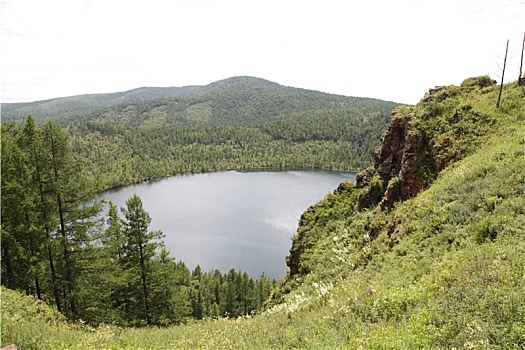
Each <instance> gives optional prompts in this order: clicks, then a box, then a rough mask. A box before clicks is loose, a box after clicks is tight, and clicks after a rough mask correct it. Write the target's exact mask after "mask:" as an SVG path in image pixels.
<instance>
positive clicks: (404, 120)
mask: <svg viewBox="0 0 525 350" xmlns="http://www.w3.org/2000/svg"><path fill="white" fill-rule="evenodd" d="M431 150H432V149H431V147H430V146H429V144H428V142H427V140H426V139H425V137H424V136H423V135H421V134H420V133H419V132H418V131H417V130H414V129H411V127H410V117H409V116H407V115H405V114H403V112H402V111H401V110H396V111H394V112H393V114H392V120H391V123H390V126H389V127H388V130H387V131H386V132H385V134H384V135H383V137H382V138H381V147H380V148H379V149H378V150H377V151H376V153H375V155H374V168H373V169H367V170H365V171H364V172H362V173H360V174H359V175H358V176H357V187H365V186H368V187H367V190H366V191H365V192H363V193H362V194H361V196H360V197H359V202H358V208H359V209H360V210H362V209H366V208H370V207H372V206H374V205H377V204H379V205H380V206H381V208H383V209H384V208H390V207H392V206H393V205H394V203H395V202H396V201H399V200H406V199H408V198H411V197H414V196H415V195H416V194H417V193H419V192H420V191H421V190H422V189H423V188H424V187H425V186H427V185H428V184H429V181H430V180H431V179H432V178H433V177H435V175H436V173H437V167H436V163H435V160H434V159H433V158H432V157H431Z"/></svg>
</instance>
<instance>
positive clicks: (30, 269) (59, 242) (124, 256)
mask: <svg viewBox="0 0 525 350" xmlns="http://www.w3.org/2000/svg"><path fill="white" fill-rule="evenodd" d="M84 173H85V171H84V170H83V165H82V163H81V161H80V160H79V159H78V157H76V156H75V155H74V154H72V153H71V152H70V151H69V142H68V136H67V134H66V133H65V132H64V131H63V130H62V129H61V128H60V127H59V126H58V125H57V124H55V123H53V122H47V123H45V124H44V125H43V126H42V127H41V128H38V127H37V126H36V125H35V122H34V119H33V118H32V117H29V118H28V119H27V121H26V122H25V123H24V124H23V125H21V126H18V125H16V124H15V123H13V122H6V123H3V124H2V248H1V249H2V276H1V280H2V285H4V286H6V287H7V288H11V289H16V290H20V291H24V292H25V293H26V294H28V295H34V296H35V297H37V298H38V299H40V300H45V301H47V302H48V303H50V304H52V305H54V306H55V307H56V309H57V310H58V311H59V312H61V313H62V314H63V315H65V316H66V317H67V318H68V319H70V320H82V321H83V322H86V323H88V324H92V325H96V324H99V323H113V324H118V325H123V326H126V325H127V326H130V325H134V326H139V325H168V324H174V323H175V324H176V323H181V322H185V321H187V320H188V319H190V318H195V319H202V318H205V317H219V316H221V317H224V316H227V317H237V316H239V315H248V314H251V313H253V312H255V311H256V310H258V309H259V308H260V306H261V305H262V304H263V303H264V302H265V301H266V299H267V298H268V297H269V295H270V292H271V290H272V288H273V286H274V285H275V281H274V280H272V279H269V278H268V277H266V276H265V275H264V274H263V275H262V276H260V278H259V279H257V280H254V279H253V278H251V277H249V276H248V275H247V273H245V272H244V273H243V272H240V271H235V270H230V271H228V272H227V273H222V272H220V271H218V270H214V271H209V272H206V271H202V270H201V268H200V267H199V266H197V267H196V268H195V269H194V270H193V271H190V270H189V269H188V268H187V267H186V265H185V264H184V262H182V261H179V262H176V261H175V260H174V258H173V257H171V256H170V255H169V252H168V251H167V250H166V248H165V247H164V244H163V234H162V232H161V231H150V230H149V223H150V221H151V218H150V216H149V214H148V213H147V211H146V210H145V209H144V208H143V205H142V201H141V199H140V197H138V196H137V195H134V196H132V197H130V198H129V199H128V201H127V202H126V206H125V207H124V208H120V213H121V214H122V216H121V215H120V214H119V209H118V208H117V207H116V206H115V205H114V204H112V203H111V202H110V203H107V205H108V206H109V209H108V210H107V217H102V216H101V210H102V206H103V205H104V203H99V202H94V203H93V204H91V205H87V204H86V203H88V200H89V199H90V198H91V195H92V194H93V193H94V192H93V184H92V183H89V182H88V181H86V179H85V178H84V177H83V176H82V175H83V174H84Z"/></svg>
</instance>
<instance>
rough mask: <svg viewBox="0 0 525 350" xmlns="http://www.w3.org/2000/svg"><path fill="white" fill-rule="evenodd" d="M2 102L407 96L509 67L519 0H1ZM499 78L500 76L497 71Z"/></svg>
mask: <svg viewBox="0 0 525 350" xmlns="http://www.w3.org/2000/svg"><path fill="white" fill-rule="evenodd" d="M1 11H2V13H1V26H2V33H1V48H2V53H1V54H0V64H1V80H2V102H22V101H35V100H42V99H47V98H53V97H62V96H71V95H78V94H85V93H101V92H116V91H124V90H129V89H133V88H137V87H141V86H185V85H205V84H209V83H211V82H214V81H217V80H220V79H225V78H228V77H232V76H238V75H249V76H255V77H260V78H264V79H267V80H271V81H274V82H277V83H279V84H282V85H287V86H294V87H301V88H306V89H312V90H319V91H324V92H329V93H335V94H340V95H347V96H362V97H374V98H379V99H384V100H390V101H396V102H402V103H417V102H418V101H419V100H420V99H421V97H423V95H424V93H425V91H427V90H428V89H429V88H431V87H434V86H436V85H450V84H460V83H461V81H462V80H463V79H464V78H467V77H469V76H477V75H484V74H489V75H490V76H491V77H492V78H494V79H497V80H498V81H499V80H500V78H501V67H502V66H503V57H504V54H505V44H506V41H507V39H510V46H509V60H508V64H507V71H506V73H505V77H506V78H508V80H516V79H517V78H518V74H519V62H520V55H521V45H522V40H523V35H524V32H525V0H428V1H427V0H419V1H416V0H395V1H393V0H359V1H354V0H315V1H314V0H301V1H299V0H297V1H296V0H264V1H262V0H147V1H134V0H126V1H125V0H85V1H82V0H45V1H44V0H5V1H4V0H2V1H1ZM506 80H507V79H506Z"/></svg>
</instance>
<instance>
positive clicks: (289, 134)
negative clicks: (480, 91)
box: [2, 77, 399, 190]
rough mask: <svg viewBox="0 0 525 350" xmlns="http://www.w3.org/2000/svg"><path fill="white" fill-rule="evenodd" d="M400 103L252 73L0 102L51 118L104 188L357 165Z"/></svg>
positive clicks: (365, 160)
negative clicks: (226, 173) (200, 175)
mask: <svg viewBox="0 0 525 350" xmlns="http://www.w3.org/2000/svg"><path fill="white" fill-rule="evenodd" d="M397 106H399V104H397V103H394V102H388V101H381V100H377V99H371V98H359V97H349V96H339V95H333V94H327V93H322V92H318V91H312V90H305V89H299V88H292V87H286V86H282V85H279V84H277V83H274V82H271V81H268V80H264V79H260V78H253V77H233V78H229V79H225V80H221V81H217V82H214V83H211V84H209V85H205V86H189V87H183V88H141V89H137V90H131V91H126V92H122V93H115V94H101V95H84V96H76V97H75V96H74V97H66V98H59V99H54V100H48V101H40V102H34V103H31V104H7V105H6V106H2V107H3V108H2V118H5V119H9V118H14V119H16V120H17V121H22V120H24V119H25V118H26V117H27V115H28V114H31V115H33V116H34V117H35V120H36V121H37V123H44V122H46V121H47V120H51V121H54V122H57V123H59V124H60V125H61V126H63V127H64V128H65V129H66V130H67V131H68V133H69V135H70V144H71V149H72V150H73V151H74V152H75V154H76V155H77V156H78V157H80V158H82V159H83V162H84V164H86V167H87V168H89V169H90V173H89V174H88V176H89V177H91V178H92V179H93V181H95V182H96V187H97V188H98V189H99V190H103V189H108V188H113V187H116V186H122V185H127V184H131V183H136V182H140V181H145V180H148V179H152V178H159V177H164V176H169V175H173V174H181V173H195V172H205V171H217V170H250V169H261V168H273V169H283V168H308V169H326V170H332V169H338V170H344V171H360V170H362V169H364V168H366V167H367V166H369V165H370V164H371V162H372V152H373V150H374V148H376V147H377V146H378V144H379V138H380V136H381V134H382V133H383V132H384V130H385V129H386V127H387V125H388V118H389V115H390V112H391V111H392V109H393V108H395V107H397Z"/></svg>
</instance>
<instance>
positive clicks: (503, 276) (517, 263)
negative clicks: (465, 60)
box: [2, 84, 525, 349]
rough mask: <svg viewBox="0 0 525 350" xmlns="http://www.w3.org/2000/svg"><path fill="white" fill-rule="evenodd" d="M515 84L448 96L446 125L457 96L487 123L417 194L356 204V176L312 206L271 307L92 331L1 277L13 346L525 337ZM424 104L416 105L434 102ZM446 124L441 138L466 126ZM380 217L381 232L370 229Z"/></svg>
mask: <svg viewBox="0 0 525 350" xmlns="http://www.w3.org/2000/svg"><path fill="white" fill-rule="evenodd" d="M514 85H515V84H509V85H507V86H506V87H505V89H504V92H503V99H502V104H501V108H500V109H496V108H495V107H494V106H493V105H494V104H495V96H496V95H495V94H496V91H497V89H496V87H485V88H482V89H479V90H473V91H470V92H465V91H462V92H461V93H459V92H457V91H456V95H454V96H453V97H451V98H453V99H455V100H450V98H449V100H446V99H445V100H444V101H443V102H444V103H446V104H447V106H446V108H442V107H440V108H439V110H440V111H441V112H440V113H445V114H446V115H443V114H436V115H435V118H436V119H437V121H438V122H439V119H440V118H442V119H443V120H446V118H448V116H450V115H453V114H454V108H455V107H454V103H455V105H456V106H458V105H460V104H466V103H468V104H470V106H471V107H470V108H469V109H468V110H469V111H472V110H475V111H477V112H476V113H481V114H483V115H485V116H486V119H488V120H490V121H491V122H490V127H487V126H486V125H485V126H479V130H481V131H475V132H476V133H478V134H479V135H477V136H473V134H472V133H470V132H469V133H467V134H466V136H465V137H466V138H465V140H470V141H471V142H472V144H471V145H462V144H461V143H460V142H458V140H454V142H452V143H450V147H455V146H454V145H457V148H453V149H448V150H447V152H453V153H454V152H456V153H455V154H457V155H460V156H461V157H462V159H461V160H457V161H455V162H451V163H450V164H449V165H448V166H447V167H446V168H445V170H443V171H442V172H441V173H440V174H439V176H438V177H437V179H435V181H434V182H433V183H432V185H431V186H430V187H429V188H428V189H427V190H425V191H423V192H422V193H420V194H419V195H418V196H417V197H414V198H412V199H410V200H407V201H405V202H402V203H397V204H396V205H395V206H394V208H393V209H391V210H388V211H378V210H375V209H371V210H368V211H363V212H358V211H355V203H356V198H357V195H358V194H359V191H361V190H360V189H355V188H353V187H352V186H349V187H347V188H346V189H345V190H342V191H339V192H337V193H334V194H331V195H329V196H327V198H326V199H324V200H323V201H321V202H320V203H318V204H317V205H316V206H315V208H316V209H315V210H314V211H309V212H308V213H305V216H304V218H305V219H304V222H303V225H302V226H301V228H300V232H301V235H302V236H304V237H305V242H306V243H305V244H306V245H305V246H306V248H305V249H306V252H305V253H304V254H303V256H302V257H301V261H300V264H301V266H300V268H301V269H302V271H304V274H302V275H300V276H298V277H297V278H295V279H294V280H292V281H288V282H286V281H283V282H282V283H281V287H280V288H279V289H278V290H276V291H275V293H274V299H273V300H274V301H273V303H270V304H269V306H268V308H267V310H266V311H265V312H263V313H261V314H258V315H255V316H253V317H249V318H242V319H236V320H227V319H218V320H204V321H202V322H193V323H189V324H186V325H182V326H177V327H171V328H135V329H133V328H126V329H122V328H118V327H115V326H111V325H104V326H101V327H98V328H96V329H95V328H89V327H87V326H85V325H82V324H68V323H67V322H66V321H65V320H64V319H63V317H61V316H60V315H59V314H58V313H57V312H56V311H54V310H52V309H51V308H49V307H48V306H46V305H44V304H42V303H41V302H37V301H36V300H34V299H33V298H32V297H27V296H23V295H21V294H19V293H18V292H15V291H10V290H7V289H5V288H3V287H2V345H3V346H5V345H7V344H10V343H16V344H17V345H18V347H19V349H57V348H60V349H101V348H103V349H293V348H297V349H324V348H329V349H523V348H525V302H524V301H525V229H524V228H525V102H524V101H525V93H524V89H523V88H516V87H515V86H514ZM453 90H454V89H453ZM454 101H455V102H454ZM424 107H425V108H430V107H429V106H424ZM413 108H414V109H415V110H413V112H414V113H418V112H419V111H420V110H419V108H423V106H419V107H417V106H416V107H413ZM432 108H437V107H436V106H434V107H432ZM447 113H448V114H447ZM469 113H470V112H469ZM447 115H448V116H447ZM434 122H435V121H432V123H434ZM437 124H439V123H437ZM437 124H436V125H437ZM428 125H430V122H429V124H428ZM444 128H445V129H446V130H445V129H440V130H441V131H443V134H440V135H438V136H436V139H437V138H439V137H440V138H441V139H445V138H446V137H448V136H449V135H450V134H451V133H454V132H455V129H450V130H449V129H447V128H448V127H444ZM485 128H487V130H485ZM458 137H459V136H458ZM441 139H440V140H441ZM370 228H373V232H375V233H376V236H375V237H370V236H368V232H370Z"/></svg>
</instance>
